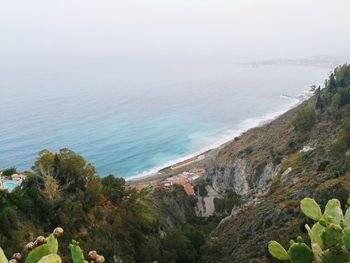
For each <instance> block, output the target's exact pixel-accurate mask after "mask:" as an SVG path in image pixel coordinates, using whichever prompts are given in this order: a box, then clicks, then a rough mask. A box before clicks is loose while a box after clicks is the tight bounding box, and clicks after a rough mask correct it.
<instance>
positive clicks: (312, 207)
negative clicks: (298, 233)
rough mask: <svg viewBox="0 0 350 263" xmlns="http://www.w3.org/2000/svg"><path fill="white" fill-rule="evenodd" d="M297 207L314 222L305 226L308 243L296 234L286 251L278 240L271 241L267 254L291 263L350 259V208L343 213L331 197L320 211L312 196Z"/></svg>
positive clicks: (325, 262)
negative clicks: (295, 240) (295, 238)
mask: <svg viewBox="0 0 350 263" xmlns="http://www.w3.org/2000/svg"><path fill="white" fill-rule="evenodd" d="M348 206H350V198H349V199H348ZM300 208H301V210H302V211H303V213H304V214H305V215H306V216H307V217H309V218H311V219H312V220H314V221H316V223H315V224H314V225H313V226H312V227H310V226H309V225H307V224H306V225H305V228H306V230H307V232H308V235H309V237H310V240H311V246H308V245H307V244H305V243H303V242H302V239H301V237H298V239H297V242H294V241H293V240H292V241H291V242H290V247H289V249H288V252H287V251H286V250H285V249H284V248H283V247H282V246H281V245H280V244H279V243H278V242H276V241H270V243H269V246H268V250H269V252H270V254H271V255H272V256H273V257H275V258H276V259H278V260H283V261H290V262H292V263H347V262H350V208H348V209H347V210H346V213H345V215H343V211H342V209H341V206H340V202H339V200H337V199H331V200H329V201H328V203H327V205H326V207H325V210H324V212H323V214H322V211H321V208H320V206H319V205H318V204H317V203H316V201H315V200H314V199H311V198H304V199H303V200H302V201H301V202H300Z"/></svg>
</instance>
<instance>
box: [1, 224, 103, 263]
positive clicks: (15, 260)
mask: <svg viewBox="0 0 350 263" xmlns="http://www.w3.org/2000/svg"><path fill="white" fill-rule="evenodd" d="M62 236H63V229H62V228H60V227H57V228H55V230H54V231H53V233H52V234H50V235H49V236H48V237H46V238H45V237H43V236H39V237H37V238H36V240H35V241H34V242H30V243H28V244H27V245H26V250H27V251H28V252H29V253H28V256H27V258H26V259H25V261H24V262H25V263H61V262H62V259H61V257H60V256H59V255H58V254H57V253H58V240H57V238H59V237H62ZM69 247H70V251H71V259H72V261H73V263H85V262H88V261H87V260H85V259H84V254H83V251H82V250H81V248H80V247H79V244H78V242H76V241H74V240H73V241H72V243H71V244H70V245H69ZM88 259H89V260H90V261H91V262H96V263H104V262H105V258H104V257H103V256H101V255H98V254H97V252H96V251H95V250H93V251H90V252H89V254H88ZM20 261H22V254H20V253H15V254H13V256H12V259H11V260H10V261H8V260H7V258H6V256H5V253H4V251H3V250H2V249H1V248H0V263H8V262H11V263H19V262H20Z"/></svg>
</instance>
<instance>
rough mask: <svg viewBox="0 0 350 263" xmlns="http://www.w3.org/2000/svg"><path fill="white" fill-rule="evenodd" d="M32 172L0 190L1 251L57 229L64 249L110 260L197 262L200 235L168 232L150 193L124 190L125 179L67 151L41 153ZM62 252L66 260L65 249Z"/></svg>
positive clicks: (181, 230) (181, 229)
mask: <svg viewBox="0 0 350 263" xmlns="http://www.w3.org/2000/svg"><path fill="white" fill-rule="evenodd" d="M33 171H34V173H27V179H26V180H25V181H24V183H23V184H22V186H21V187H19V188H16V189H15V190H14V191H13V192H11V193H8V192H7V191H0V244H1V246H2V247H3V248H4V250H5V252H7V253H13V252H15V251H22V249H23V248H24V242H25V241H26V240H27V241H28V239H31V238H32V237H33V236H36V235H38V233H42V232H46V233H47V232H48V231H49V230H50V229H52V228H53V227H55V226H57V225H60V226H62V227H63V228H64V229H65V230H66V234H65V235H64V237H63V238H62V241H61V243H62V247H63V248H66V247H67V246H68V245H69V243H70V242H71V240H72V239H76V240H78V241H79V242H80V243H81V245H82V246H83V247H84V248H85V249H87V250H91V249H96V250H98V251H101V253H103V255H104V256H105V257H106V260H107V261H108V262H112V261H113V260H114V259H115V260H123V262H153V261H156V260H157V261H159V262H198V258H199V249H200V246H201V245H202V243H204V242H203V240H204V235H203V233H202V232H201V231H199V232H198V231H190V230H189V229H188V228H186V226H182V227H180V226H179V227H175V228H170V227H169V225H168V224H167V223H166V220H165V218H164V217H163V215H162V213H161V212H160V211H159V210H157V209H156V208H155V207H154V203H156V202H155V201H154V200H153V198H154V196H153V193H152V191H147V190H143V191H136V190H134V189H131V188H127V187H126V185H125V181H124V179H122V178H116V177H114V176H112V175H110V176H107V177H104V178H101V177H99V176H97V175H96V173H95V169H94V167H93V166H92V165H91V164H88V163H86V161H85V160H84V158H83V157H82V156H80V155H78V154H76V153H74V152H73V151H71V150H68V149H62V150H60V151H59V152H58V153H52V152H50V151H48V150H43V151H41V152H40V154H39V156H38V158H37V160H36V162H35V164H34V166H33ZM174 191H183V189H181V188H176V189H174ZM178 196H181V198H183V200H181V202H184V203H185V202H190V201H191V200H187V196H186V195H185V194H183V195H178ZM60 254H61V255H62V258H63V261H65V262H69V258H70V256H69V254H68V252H67V251H65V250H62V251H61V253H60Z"/></svg>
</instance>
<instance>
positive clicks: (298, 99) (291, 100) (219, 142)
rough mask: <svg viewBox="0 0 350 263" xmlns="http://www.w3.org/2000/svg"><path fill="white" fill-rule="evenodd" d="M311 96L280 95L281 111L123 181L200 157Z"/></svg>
mask: <svg viewBox="0 0 350 263" xmlns="http://www.w3.org/2000/svg"><path fill="white" fill-rule="evenodd" d="M311 96H312V92H310V91H305V92H303V93H302V94H301V95H300V96H297V97H290V96H288V97H286V96H282V95H281V97H282V98H284V99H286V100H288V101H289V103H287V104H286V105H285V107H283V108H282V109H281V110H279V111H274V112H267V113H265V114H264V115H263V116H261V117H259V118H249V119H246V120H244V121H243V122H242V123H241V124H240V125H239V127H238V128H236V129H231V130H228V131H226V132H225V133H223V134H221V135H220V136H219V139H216V140H215V142H214V143H211V144H209V145H207V146H205V147H203V148H201V149H199V150H198V151H195V152H193V153H191V154H188V155H186V156H183V157H180V158H177V159H174V160H170V161H168V162H165V163H164V164H162V165H159V166H156V167H154V168H152V169H149V170H146V171H144V172H142V173H139V174H137V175H134V176H130V177H128V178H125V180H127V181H130V180H135V179H140V178H145V177H148V176H151V175H155V174H157V173H158V172H159V171H160V170H161V169H164V168H166V167H169V166H172V165H174V164H177V163H179V162H183V161H185V160H188V159H190V158H193V157H195V156H198V155H200V154H202V153H204V152H206V151H208V150H211V149H214V148H217V147H219V146H221V145H223V144H225V143H227V142H229V141H231V140H233V139H234V138H235V137H237V136H240V135H241V134H242V133H243V132H245V131H247V130H249V129H251V128H254V127H259V126H262V125H264V124H266V123H268V122H271V121H272V120H274V119H276V118H277V117H278V116H280V115H281V114H283V113H285V112H287V111H288V110H290V109H292V108H293V107H295V106H297V105H299V104H300V103H302V102H303V101H304V100H306V99H308V98H310V97H311Z"/></svg>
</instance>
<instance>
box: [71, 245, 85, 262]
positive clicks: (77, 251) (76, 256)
mask: <svg viewBox="0 0 350 263" xmlns="http://www.w3.org/2000/svg"><path fill="white" fill-rule="evenodd" d="M69 248H70V252H71V255H72V260H73V262H74V263H85V262H87V261H85V259H84V254H83V251H82V250H81V248H80V247H79V243H78V242H77V241H75V240H73V241H72V244H70V245H69Z"/></svg>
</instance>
